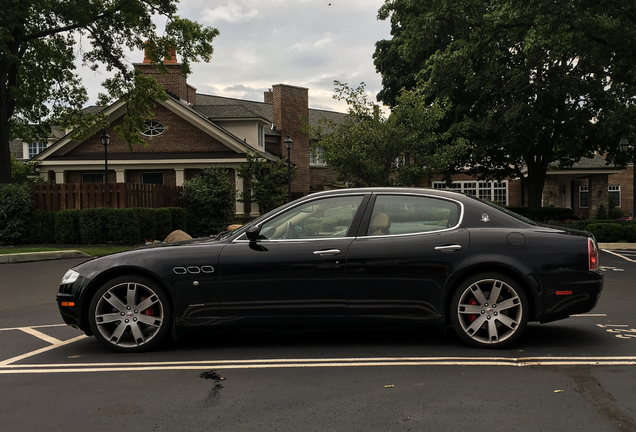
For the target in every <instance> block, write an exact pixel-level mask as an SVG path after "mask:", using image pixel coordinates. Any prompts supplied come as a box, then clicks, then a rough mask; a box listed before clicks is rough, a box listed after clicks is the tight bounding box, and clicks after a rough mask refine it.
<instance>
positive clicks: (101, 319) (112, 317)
mask: <svg viewBox="0 0 636 432" xmlns="http://www.w3.org/2000/svg"><path fill="white" fill-rule="evenodd" d="M95 319H96V321H97V324H108V323H114V322H118V321H121V320H122V316H121V314H120V313H107V314H102V315H95Z"/></svg>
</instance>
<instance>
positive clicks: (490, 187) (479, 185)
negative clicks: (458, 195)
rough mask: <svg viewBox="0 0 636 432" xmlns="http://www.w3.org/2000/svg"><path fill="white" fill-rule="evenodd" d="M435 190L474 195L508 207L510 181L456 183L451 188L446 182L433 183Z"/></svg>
mask: <svg viewBox="0 0 636 432" xmlns="http://www.w3.org/2000/svg"><path fill="white" fill-rule="evenodd" d="M433 188H434V189H452V190H456V191H458V192H462V193H464V194H466V195H474V196H478V197H479V198H481V199H483V200H486V201H492V202H496V203H498V204H501V205H508V181H502V182H461V181H454V182H453V183H452V185H451V187H450V188H449V187H447V186H446V183H445V182H433Z"/></svg>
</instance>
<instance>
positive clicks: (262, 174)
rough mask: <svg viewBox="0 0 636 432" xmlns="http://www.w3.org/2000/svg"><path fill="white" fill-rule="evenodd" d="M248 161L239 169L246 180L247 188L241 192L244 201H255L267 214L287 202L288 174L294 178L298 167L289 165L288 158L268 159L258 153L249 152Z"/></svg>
mask: <svg viewBox="0 0 636 432" xmlns="http://www.w3.org/2000/svg"><path fill="white" fill-rule="evenodd" d="M245 158H246V160H247V162H246V163H244V164H243V165H241V167H240V168H239V169H238V171H237V173H238V176H239V177H241V178H242V179H243V180H244V181H245V189H244V190H243V191H241V192H239V195H240V200H241V201H242V202H249V203H255V204H256V205H257V206H258V210H259V212H260V213H261V214H265V213H267V212H268V211H270V210H274V209H275V208H276V207H280V206H282V205H283V204H285V203H286V202H287V195H288V178H287V177H288V175H289V176H290V178H294V175H295V174H296V167H294V166H293V165H292V166H291V167H290V166H288V165H287V159H281V158H277V159H276V160H275V161H268V160H266V159H265V158H263V157H261V156H260V155H258V154H254V153H249V152H248V153H247V154H246V155H245Z"/></svg>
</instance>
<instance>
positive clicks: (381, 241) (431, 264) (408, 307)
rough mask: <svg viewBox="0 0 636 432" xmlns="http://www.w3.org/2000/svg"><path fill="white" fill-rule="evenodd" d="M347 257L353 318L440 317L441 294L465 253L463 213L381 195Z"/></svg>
mask: <svg viewBox="0 0 636 432" xmlns="http://www.w3.org/2000/svg"><path fill="white" fill-rule="evenodd" d="M368 207H369V210H367V212H366V214H365V217H364V219H363V222H362V225H361V229H360V231H359V232H358V237H357V238H356V239H355V240H354V241H353V242H352V244H351V246H350V247H349V253H348V254H347V302H348V308H349V314H351V315H417V316H423V315H429V316H433V315H440V314H442V313H443V311H439V310H438V305H439V303H440V296H441V292H442V288H443V286H444V284H445V282H446V280H447V279H448V277H449V276H450V274H451V273H452V271H453V270H454V269H455V268H456V267H457V266H458V265H459V264H460V263H461V261H462V260H463V258H464V256H465V255H466V252H467V251H468V247H469V235H468V232H467V231H466V230H465V229H463V228H461V226H460V221H461V216H462V213H463V207H462V205H461V204H460V203H459V202H456V201H453V200H448V199H443V198H439V197H432V196H425V195H413V194H400V193H386V194H384V193H382V194H376V195H374V197H373V198H372V199H371V202H370V203H369V206H368Z"/></svg>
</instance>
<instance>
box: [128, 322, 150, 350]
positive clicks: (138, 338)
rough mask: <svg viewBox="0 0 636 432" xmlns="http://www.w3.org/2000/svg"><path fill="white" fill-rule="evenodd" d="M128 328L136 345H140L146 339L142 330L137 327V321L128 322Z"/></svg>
mask: <svg viewBox="0 0 636 432" xmlns="http://www.w3.org/2000/svg"><path fill="white" fill-rule="evenodd" d="M130 330H131V332H132V335H133V339H134V340H135V342H136V343H137V345H142V344H143V343H144V342H145V341H146V338H145V337H144V334H143V332H142V331H141V329H140V328H139V324H138V323H136V322H133V323H131V324H130Z"/></svg>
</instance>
